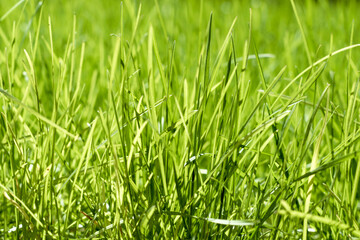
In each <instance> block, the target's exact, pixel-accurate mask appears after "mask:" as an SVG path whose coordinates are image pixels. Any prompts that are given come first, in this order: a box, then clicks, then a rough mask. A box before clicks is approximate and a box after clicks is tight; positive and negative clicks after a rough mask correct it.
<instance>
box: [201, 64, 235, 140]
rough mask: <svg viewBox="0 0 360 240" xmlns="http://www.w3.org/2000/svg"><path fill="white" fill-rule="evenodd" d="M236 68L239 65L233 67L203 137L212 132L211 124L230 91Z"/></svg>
mask: <svg viewBox="0 0 360 240" xmlns="http://www.w3.org/2000/svg"><path fill="white" fill-rule="evenodd" d="M236 70H237V65H236V66H235V67H234V69H233V71H232V73H231V76H230V77H229V80H228V82H227V84H226V86H225V87H224V89H223V90H222V91H221V96H220V98H219V99H218V103H217V105H216V107H215V109H214V111H213V113H212V116H211V118H210V122H209V123H208V127H207V129H206V130H205V132H204V133H203V135H202V136H201V139H204V138H205V137H206V136H207V134H208V133H209V132H210V128H211V126H212V123H213V121H214V120H215V117H216V115H217V113H218V111H219V109H220V107H221V105H222V104H223V102H224V99H225V96H226V93H227V91H228V89H229V87H230V85H231V83H232V80H233V79H234V76H235V75H236Z"/></svg>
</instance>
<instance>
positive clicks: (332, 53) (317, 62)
mask: <svg viewBox="0 0 360 240" xmlns="http://www.w3.org/2000/svg"><path fill="white" fill-rule="evenodd" d="M357 47H360V44H354V45H351V46H347V47H344V48H340V49H338V50H336V51H334V52H331V53H330V54H328V55H326V56H325V57H323V58H321V59H319V60H318V61H316V62H315V63H314V64H312V65H310V66H309V67H307V68H305V69H304V70H303V71H302V72H300V73H299V74H298V75H297V76H296V77H295V78H294V79H293V80H291V81H290V82H289V84H288V85H286V87H284V88H283V90H282V91H281V93H280V94H279V96H283V95H285V92H286V91H287V90H288V89H289V87H290V86H291V85H292V84H293V83H295V82H296V81H297V80H298V79H299V78H301V77H302V76H303V75H304V74H305V73H307V72H308V71H309V70H311V69H313V67H315V66H317V65H319V64H321V63H323V62H325V61H326V60H328V59H329V58H330V57H332V56H335V55H337V54H339V53H342V52H345V51H347V50H350V49H353V48H357ZM279 100H280V97H279V98H277V99H276V100H275V101H274V102H273V106H275V104H276V103H277V101H279Z"/></svg>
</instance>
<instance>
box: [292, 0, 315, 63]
mask: <svg viewBox="0 0 360 240" xmlns="http://www.w3.org/2000/svg"><path fill="white" fill-rule="evenodd" d="M290 2H291V6H292V8H293V10H294V14H295V17H296V21H297V23H298V25H299V28H300V31H301V36H302V39H303V42H304V46H305V51H306V56H307V59H308V62H309V65H312V61H311V54H310V49H309V45H308V43H307V40H306V36H305V31H304V28H303V26H302V24H301V21H300V17H299V14H298V12H297V9H296V5H295V3H294V0H290Z"/></svg>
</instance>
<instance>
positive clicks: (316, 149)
mask: <svg viewBox="0 0 360 240" xmlns="http://www.w3.org/2000/svg"><path fill="white" fill-rule="evenodd" d="M329 86H330V85H327V87H326V88H325V90H324V93H325V92H327V93H328V94H327V104H326V108H327V109H328V108H329V100H330V95H329V93H330V91H328V89H329ZM324 93H323V94H322V95H323V96H324V95H325V94H324ZM321 100H322V98H320V100H319V102H320V101H321ZM319 105H320V104H318V106H319ZM327 118H328V111H325V117H324V119H323V126H322V128H321V132H320V135H319V137H318V139H317V141H316V143H315V147H314V153H313V157H312V160H311V167H310V171H312V170H314V169H316V167H317V163H318V159H319V151H320V146H321V141H322V137H323V134H324V132H325V129H326V124H327ZM314 177H315V175H312V176H310V177H309V180H308V190H307V192H306V195H305V196H306V199H305V207H304V212H305V213H308V212H309V209H310V200H311V194H312V189H313V180H314ZM307 232H308V222H307V219H306V218H304V223H303V239H307Z"/></svg>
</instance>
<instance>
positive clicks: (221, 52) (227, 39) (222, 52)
mask: <svg viewBox="0 0 360 240" xmlns="http://www.w3.org/2000/svg"><path fill="white" fill-rule="evenodd" d="M236 20H237V18H235V19H234V21H233V22H232V24H231V26H230V29H229V31H228V34H227V35H226V37H225V40H224V42H223V44H222V46H221V48H220V50H219V53H218V55H217V57H216V60H215V63H216V64H215V67H214V71H213V72H212V74H211V79H210V82H209V85H208V89H207V96H208V95H209V94H210V92H211V86H212V84H213V82H214V80H215V79H216V78H218V77H219V76H218V71H219V69H220V67H221V65H222V64H221V63H222V61H223V58H224V56H225V52H226V51H225V50H226V48H227V46H228V44H229V42H230V39H231V34H232V31H233V29H234V26H235V23H236Z"/></svg>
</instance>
